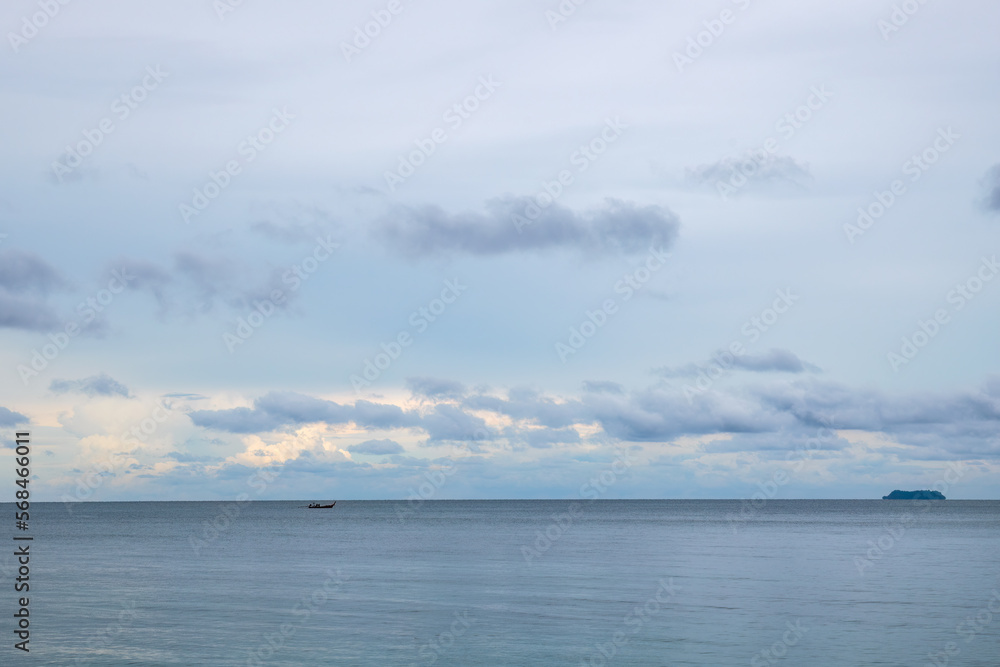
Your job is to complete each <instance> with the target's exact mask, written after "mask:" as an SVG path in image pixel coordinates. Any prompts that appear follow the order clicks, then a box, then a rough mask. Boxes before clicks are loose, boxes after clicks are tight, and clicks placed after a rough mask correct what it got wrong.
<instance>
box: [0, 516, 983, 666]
mask: <svg viewBox="0 0 1000 667" xmlns="http://www.w3.org/2000/svg"><path fill="white" fill-rule="evenodd" d="M303 505H304V503H303V502H261V501H257V502H248V503H242V504H241V503H235V502H233V503H226V502H201V503H196V502H170V503H166V502H165V503H153V502H145V503H130V502H124V503H76V504H73V505H71V506H70V505H64V504H62V503H38V504H33V506H32V534H33V536H34V541H33V542H32V543H31V544H32V546H31V574H30V577H31V584H30V585H31V591H30V609H31V641H30V648H31V652H30V655H25V654H22V653H21V652H20V651H15V650H14V649H13V647H12V645H13V643H14V641H16V639H15V638H14V635H13V629H14V623H13V619H12V613H13V611H14V599H13V593H12V592H11V591H12V588H13V577H14V576H15V572H14V567H15V566H14V565H13V556H11V555H8V554H12V552H13V548H11V549H5V550H4V551H5V552H7V553H5V555H4V556H0V568H2V570H0V574H2V576H3V584H2V585H3V589H4V591H5V594H4V595H3V596H2V598H0V604H2V605H3V608H2V609H0V615H2V617H3V618H4V619H6V620H5V621H4V622H3V624H2V627H3V637H4V642H5V644H6V645H5V646H4V647H3V648H2V650H0V656H3V657H2V658H0V663H2V664H4V665H18V664H24V665H78V664H86V665H94V666H95V667H113V666H118V665H272V666H274V667H279V666H291V665H295V666H300V665H378V666H386V665H430V664H435V665H574V666H576V665H594V666H597V665H751V667H753V666H755V665H761V666H764V665H783V666H792V665H810V666H822V665H845V666H855V665H898V666H901V667H902V666H906V667H914V666H921V665H967V666H972V665H982V666H990V667H995V666H996V665H1000V593H998V592H997V591H998V590H1000V502H995V501H953V500H948V501H936V502H924V503H923V504H920V503H916V502H913V501H816V500H812V501H807V500H798V501H781V500H769V501H767V502H765V503H763V505H762V506H761V507H759V508H755V507H753V506H752V505H748V504H745V503H742V502H741V501H695V500H691V501H685V500H665V501H660V500H650V501H634V500H621V501H614V500H607V501H604V500H598V501H583V502H579V503H578V504H577V505H573V503H572V501H427V502H424V503H422V504H420V505H409V504H407V503H405V502H393V501H354V502H351V501H340V502H338V503H337V505H336V507H335V508H333V509H329V510H311V509H306V508H304V507H303ZM4 508H6V509H10V510H11V513H12V512H13V508H12V506H11V505H10V504H9V503H7V504H4ZM70 509H71V510H72V511H71V512H70ZM7 539H8V540H10V537H8V538H7ZM8 544H14V543H13V542H10V541H8Z"/></svg>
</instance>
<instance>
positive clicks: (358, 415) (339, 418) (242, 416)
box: [189, 392, 419, 433]
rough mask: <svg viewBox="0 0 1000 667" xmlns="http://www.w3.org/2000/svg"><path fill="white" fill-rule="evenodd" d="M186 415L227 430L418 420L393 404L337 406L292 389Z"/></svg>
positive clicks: (410, 423) (393, 424) (382, 424)
mask: <svg viewBox="0 0 1000 667" xmlns="http://www.w3.org/2000/svg"><path fill="white" fill-rule="evenodd" d="M189 416H190V417H191V421H192V422H194V423H195V425H197V426H203V427H205V428H212V429H215V430H219V431H228V432H230V433H260V432H266V431H275V430H277V429H280V428H282V427H285V426H297V425H300V424H310V423H315V422H325V423H327V424H346V423H349V422H353V423H355V424H357V425H358V426H361V427H363V428H373V429H388V428H401V427H406V426H415V425H416V424H417V423H418V421H419V416H418V415H416V414H415V413H411V412H403V410H402V409H401V408H399V407H397V406H395V405H384V404H380V403H372V402H370V401H363V400H359V401H355V403H354V405H353V406H352V405H340V404H339V403H334V402H333V401H327V400H324V399H321V398H313V397H312V396H306V395H304V394H297V393H295V392H271V393H269V394H266V395H264V396H262V397H260V398H258V399H257V400H255V401H254V407H253V408H232V409H229V410H195V411H192V412H191V413H189Z"/></svg>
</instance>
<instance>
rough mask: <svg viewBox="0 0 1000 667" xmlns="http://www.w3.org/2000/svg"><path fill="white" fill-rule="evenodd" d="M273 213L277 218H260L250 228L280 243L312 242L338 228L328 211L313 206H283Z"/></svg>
mask: <svg viewBox="0 0 1000 667" xmlns="http://www.w3.org/2000/svg"><path fill="white" fill-rule="evenodd" d="M273 215H274V217H275V218H277V220H260V221H258V222H255V223H253V224H252V225H250V230H251V231H253V232H256V233H258V234H260V235H262V236H264V237H265V238H268V239H270V240H272V241H279V242H281V243H312V242H315V240H316V237H318V236H326V235H327V234H329V233H330V232H331V231H333V230H334V229H338V228H339V225H338V224H337V223H336V222H335V221H334V220H333V218H332V217H331V216H330V214H329V213H327V212H326V211H323V210H321V209H318V208H315V207H311V208H310V207H303V206H284V207H279V208H278V209H277V210H275V211H273Z"/></svg>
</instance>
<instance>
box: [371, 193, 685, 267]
mask: <svg viewBox="0 0 1000 667" xmlns="http://www.w3.org/2000/svg"><path fill="white" fill-rule="evenodd" d="M532 206H534V202H533V200H532V199H531V198H529V197H502V198H498V199H493V200H490V201H488V202H487V203H486V213H485V214H483V213H475V212H464V213H457V214H449V213H447V212H446V211H444V210H443V209H441V208H440V207H437V206H425V207H423V208H408V207H407V208H404V207H400V208H398V209H396V210H395V211H394V212H393V213H392V214H391V215H390V216H388V217H386V218H384V219H382V220H380V221H378V222H377V223H376V225H375V226H374V230H373V234H374V236H375V237H376V238H377V239H378V240H379V241H380V242H382V243H383V244H385V245H386V246H388V247H389V248H391V249H392V250H395V251H396V252H399V253H400V254H402V255H405V256H408V257H423V256H431V255H440V254H446V253H466V254H470V255H500V254H504V253H510V252H516V251H526V250H527V251H531V250H536V251H541V250H556V249H562V248H567V249H575V250H582V251H584V252H587V253H595V254H596V253H601V254H604V253H613V252H625V253H634V252H639V251H645V250H647V249H648V248H649V247H650V246H655V247H658V248H667V247H669V246H670V245H671V244H672V243H673V241H674V239H675V238H676V237H677V230H678V227H679V226H680V223H679V221H678V218H677V216H676V215H675V214H674V213H673V212H672V211H670V210H669V209H666V208H663V207H661V206H644V207H640V206H637V205H636V204H634V203H631V202H625V201H621V200H618V199H607V200H606V201H605V203H604V205H603V206H601V207H598V208H595V209H592V210H589V211H586V212H584V213H576V212H574V211H572V210H570V209H568V208H566V207H564V206H560V205H559V204H551V205H549V206H548V207H546V208H544V209H540V213H539V214H538V215H537V217H536V218H535V219H534V221H533V222H531V224H526V225H523V226H522V227H521V229H520V231H519V230H518V228H517V227H516V226H515V223H514V220H513V216H514V215H519V216H522V217H524V216H525V211H526V210H530V209H529V207H532ZM525 220H526V221H527V218H525Z"/></svg>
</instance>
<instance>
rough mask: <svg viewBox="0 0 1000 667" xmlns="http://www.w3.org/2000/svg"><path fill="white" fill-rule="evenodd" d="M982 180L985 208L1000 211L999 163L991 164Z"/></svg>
mask: <svg viewBox="0 0 1000 667" xmlns="http://www.w3.org/2000/svg"><path fill="white" fill-rule="evenodd" d="M983 180H984V186H985V187H986V202H985V203H986V208H987V209H989V210H991V211H997V212H1000V164H996V165H993V168H992V169H990V170H989V171H988V172H986V177H985V178H984V179H983Z"/></svg>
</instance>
